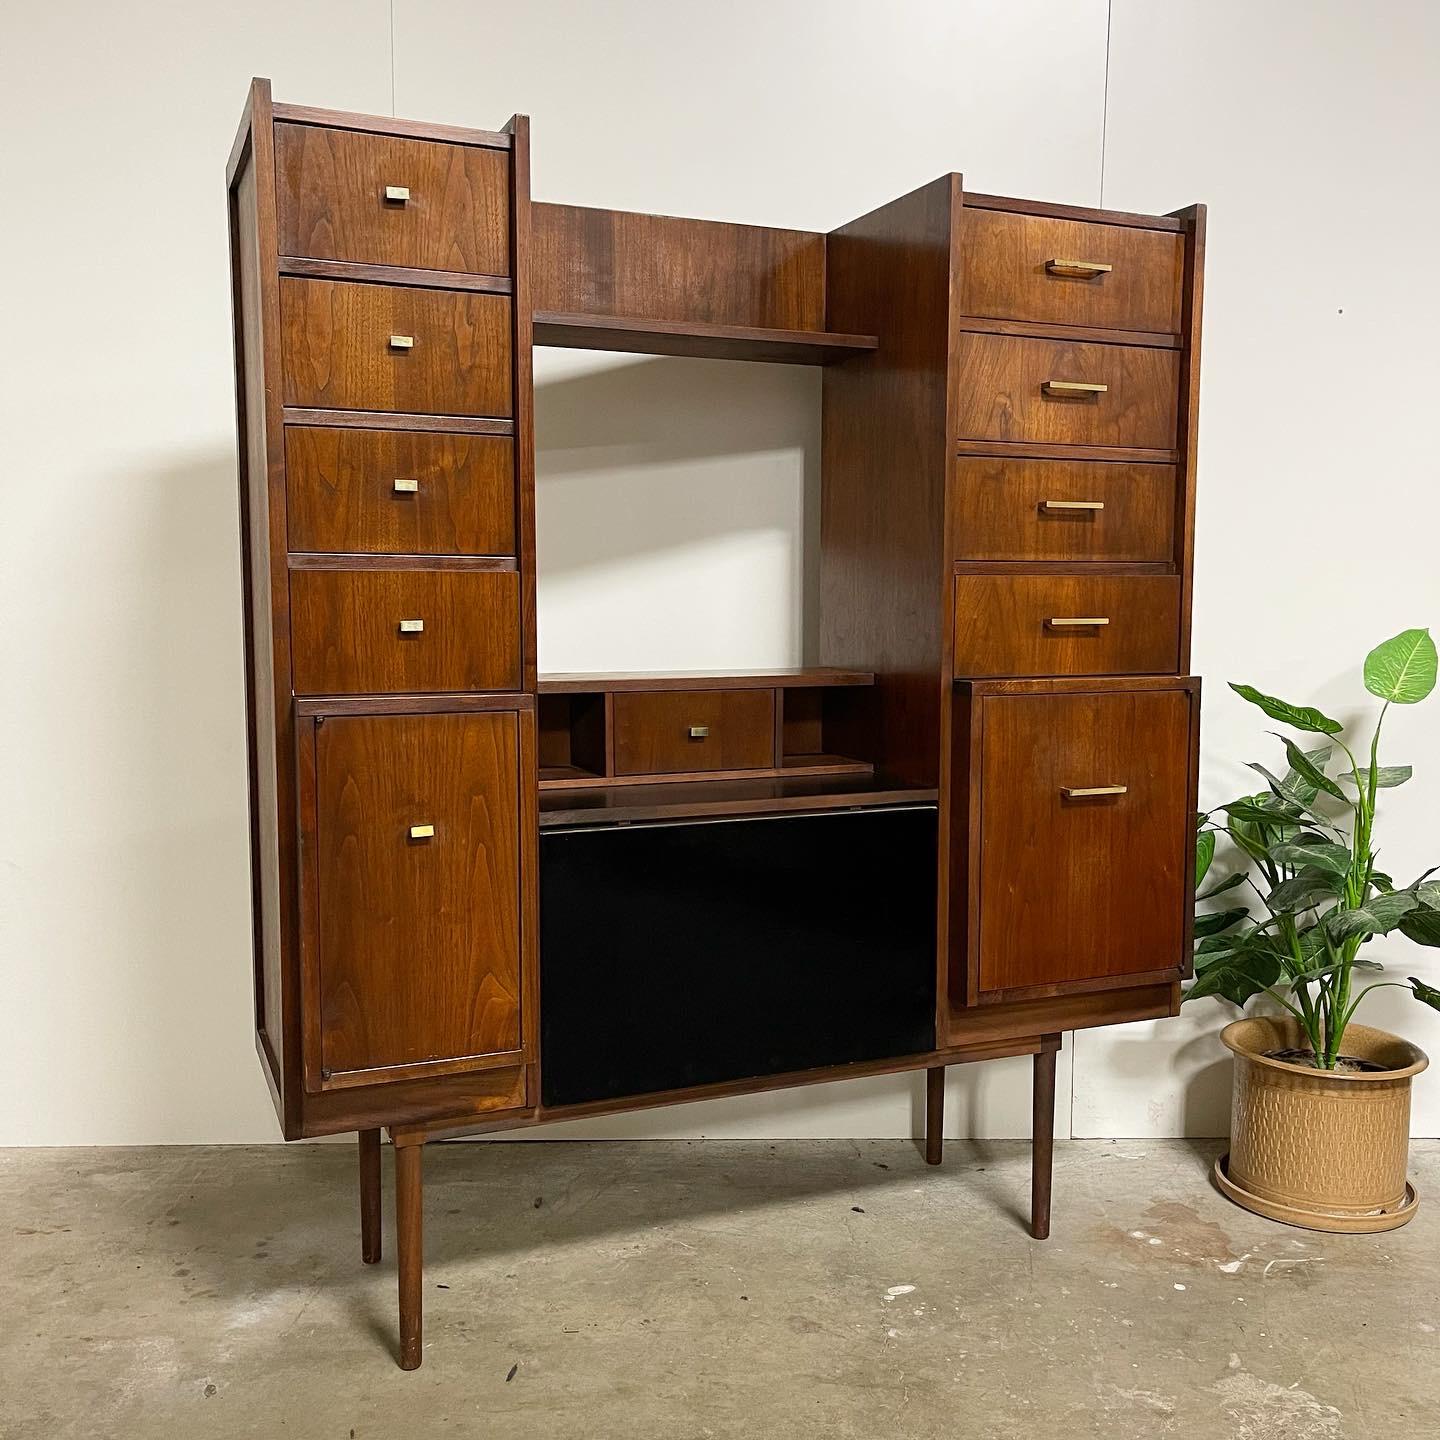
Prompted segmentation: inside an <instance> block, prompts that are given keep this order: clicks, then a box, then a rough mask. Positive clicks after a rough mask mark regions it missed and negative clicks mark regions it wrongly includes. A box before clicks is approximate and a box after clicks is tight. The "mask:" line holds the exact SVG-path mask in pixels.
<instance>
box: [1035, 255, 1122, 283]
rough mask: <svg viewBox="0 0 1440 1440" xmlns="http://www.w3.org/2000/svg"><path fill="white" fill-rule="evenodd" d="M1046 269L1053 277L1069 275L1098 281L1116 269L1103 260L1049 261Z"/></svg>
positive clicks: (1046, 263)
mask: <svg viewBox="0 0 1440 1440" xmlns="http://www.w3.org/2000/svg"><path fill="white" fill-rule="evenodd" d="M1045 268H1046V269H1047V270H1048V271H1049V272H1050V273H1051V274H1052V275H1069V276H1071V277H1073V278H1077V279H1081V280H1098V279H1099V278H1100V277H1101V276H1102V275H1108V274H1109V273H1110V272H1111V271H1112V270H1113V269H1114V268H1115V267H1114V266H1113V265H1107V264H1106V263H1105V262H1104V261H1103V260H1047V261H1046V262H1045Z"/></svg>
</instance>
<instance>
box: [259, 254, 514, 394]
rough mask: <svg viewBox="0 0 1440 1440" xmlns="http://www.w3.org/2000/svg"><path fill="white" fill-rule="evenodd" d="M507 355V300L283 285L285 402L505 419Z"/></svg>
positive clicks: (328, 284) (321, 283)
mask: <svg viewBox="0 0 1440 1440" xmlns="http://www.w3.org/2000/svg"><path fill="white" fill-rule="evenodd" d="M406 340H408V341H410V342H411V343H410V344H409V345H405V344H404V342H405V341H406ZM510 351H511V346H510V300H509V297H508V296H505V295H479V294H475V293H474V292H472V291H466V290H424V289H416V288H414V287H411V286H406V285H362V284H354V283H351V282H350V281H344V280H301V279H296V278H295V277H293V276H287V277H285V278H284V279H282V280H281V281H280V353H281V363H282V367H283V369H284V375H285V403H286V404H287V405H301V406H314V407H316V408H318V409H324V410H395V411H401V412H403V413H406V414H434V415H481V416H502V417H503V416H508V415H509V414H510V411H511V400H510V393H511V384H510Z"/></svg>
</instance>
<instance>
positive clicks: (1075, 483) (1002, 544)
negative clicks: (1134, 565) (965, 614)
mask: <svg viewBox="0 0 1440 1440" xmlns="http://www.w3.org/2000/svg"><path fill="white" fill-rule="evenodd" d="M1077 501H1078V502H1090V503H1094V502H1098V503H1099V504H1100V505H1101V506H1103V507H1104V508H1103V509H1100V510H1071V509H1058V508H1050V507H1048V506H1047V502H1060V503H1061V504H1064V503H1065V502H1071V503H1074V502H1077ZM950 506H951V514H952V516H953V521H952V534H953V536H954V542H955V543H954V551H953V556H952V558H953V559H955V560H1040V561H1077V560H1082V561H1083V560H1101V561H1112V562H1117V561H1147V560H1148V561H1157V562H1158V561H1163V562H1173V561H1174V560H1175V558H1176V557H1175V468H1174V466H1172V465H1146V464H1135V463H1133V462H1131V463H1124V464H1113V463H1112V464H1106V463H1103V462H1102V463H1098V464H1097V463H1094V462H1085V461H1075V460H1036V459H1014V460H1011V459H1004V458H1001V457H998V456H991V457H986V458H978V457H977V458H967V459H958V460H957V461H956V462H955V472H954V476H953V478H952V480H951V492H950Z"/></svg>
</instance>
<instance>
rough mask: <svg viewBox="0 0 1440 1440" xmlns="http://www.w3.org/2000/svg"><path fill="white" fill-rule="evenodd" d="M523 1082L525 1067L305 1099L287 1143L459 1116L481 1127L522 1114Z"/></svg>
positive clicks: (343, 1089)
mask: <svg viewBox="0 0 1440 1440" xmlns="http://www.w3.org/2000/svg"><path fill="white" fill-rule="evenodd" d="M527 963H529V962H527ZM525 1077H526V1067H525V1066H524V1065H515V1066H513V1067H509V1068H507V1067H503V1066H502V1067H499V1068H497V1069H491V1070H473V1071H466V1072H463V1073H458V1074H457V1073H438V1074H429V1075H425V1076H422V1077H421V1078H419V1079H416V1080H387V1081H386V1082H385V1083H384V1084H383V1085H342V1086H340V1087H339V1088H338V1089H329V1090H321V1091H317V1092H313V1093H308V1094H306V1095H305V1102H304V1110H303V1116H302V1120H301V1128H300V1130H299V1131H298V1133H297V1134H296V1135H295V1136H293V1137H291V1138H294V1139H315V1138H317V1137H319V1136H321V1135H336V1134H341V1133H343V1132H344V1131H346V1130H354V1129H356V1128H357V1127H360V1128H364V1127H365V1126H370V1125H386V1126H391V1125H399V1124H406V1125H421V1126H423V1125H429V1124H432V1123H434V1122H436V1121H445V1122H454V1121H456V1120H457V1119H458V1118H459V1117H462V1116H463V1117H465V1119H466V1120H473V1121H474V1122H475V1123H477V1124H484V1123H487V1122H488V1121H490V1120H492V1119H494V1117H496V1116H502V1115H503V1116H510V1115H518V1114H521V1113H523V1111H524V1108H525V1105H526V1103H527V1101H526V1094H527V1091H526V1085H525Z"/></svg>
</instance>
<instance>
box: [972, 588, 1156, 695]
mask: <svg viewBox="0 0 1440 1440" xmlns="http://www.w3.org/2000/svg"><path fill="white" fill-rule="evenodd" d="M1076 621H1081V622H1089V623H1080V624H1077V623H1075V622H1076ZM1179 659H1180V580H1179V577H1178V576H1174V575H1094V576H1091V575H957V576H956V577H955V674H956V676H957V677H960V676H985V675H1146V674H1164V673H1166V672H1167V671H1170V672H1173V671H1174V670H1175V668H1176V666H1177V665H1178V664H1179Z"/></svg>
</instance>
